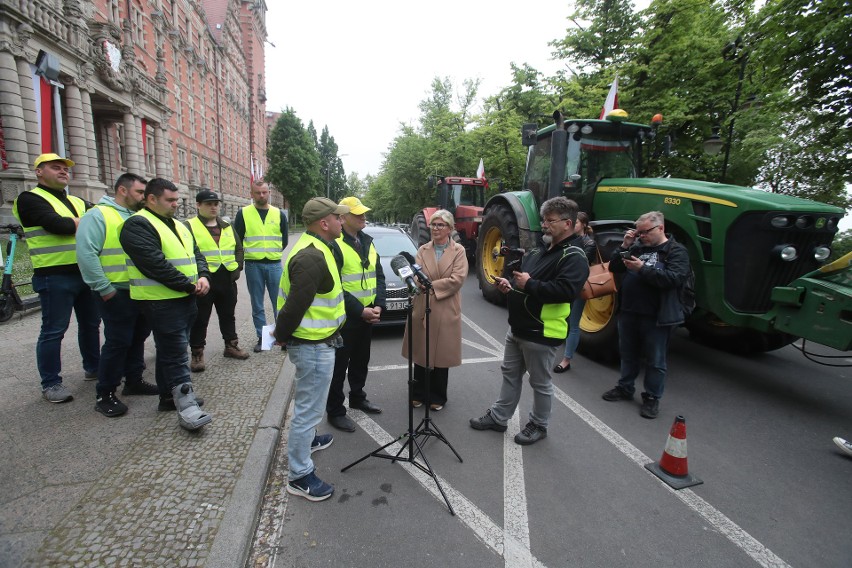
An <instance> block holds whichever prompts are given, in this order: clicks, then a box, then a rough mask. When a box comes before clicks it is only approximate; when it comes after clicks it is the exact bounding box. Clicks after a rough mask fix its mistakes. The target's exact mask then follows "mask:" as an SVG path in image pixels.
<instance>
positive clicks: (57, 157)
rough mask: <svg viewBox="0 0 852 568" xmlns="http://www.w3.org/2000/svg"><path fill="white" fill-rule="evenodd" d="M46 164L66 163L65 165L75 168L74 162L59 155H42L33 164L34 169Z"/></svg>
mask: <svg viewBox="0 0 852 568" xmlns="http://www.w3.org/2000/svg"><path fill="white" fill-rule="evenodd" d="M46 162H65V165H66V166H68V167H69V168H73V167H74V162H73V161H72V160H69V159H68V158H63V157H62V156H60V155H59V154H42V155H41V156H39V157H38V158H36V159H35V162H33V168H38V167H39V166H40V165H42V164H44V163H46Z"/></svg>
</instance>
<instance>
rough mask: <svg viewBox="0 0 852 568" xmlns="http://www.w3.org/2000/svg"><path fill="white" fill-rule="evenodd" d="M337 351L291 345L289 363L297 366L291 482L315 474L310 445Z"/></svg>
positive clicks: (290, 444) (290, 439)
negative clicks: (313, 472)
mask: <svg viewBox="0 0 852 568" xmlns="http://www.w3.org/2000/svg"><path fill="white" fill-rule="evenodd" d="M335 351H336V348H335V346H334V345H330V344H329V343H291V344H290V345H288V347H287V352H288V353H289V357H290V360H291V361H292V362H293V365H295V366H296V377H295V379H294V380H295V385H296V388H295V392H294V393H293V419H292V420H291V422H290V435H289V437H288V438H287V459H288V460H289V463H290V473H289V479H290V481H293V480H294V479H299V478H300V477H304V476H306V475H308V474H309V473H311V472H312V471H314V462H313V460H312V459H311V442H313V440H314V436H315V435H316V427H317V424H319V423H320V421H321V420H322V415H323V412H325V401H326V399H327V398H328V387H329V385H331V374H332V372H333V371H334V353H335Z"/></svg>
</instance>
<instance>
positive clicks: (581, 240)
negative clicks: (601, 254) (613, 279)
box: [571, 235, 598, 264]
mask: <svg viewBox="0 0 852 568" xmlns="http://www.w3.org/2000/svg"><path fill="white" fill-rule="evenodd" d="M571 246H575V247H577V248H579V249H583V252H584V253H586V258H587V259H588V260H589V264H596V262H595V261H596V260H597V259H598V253H597V250H598V245H597V243H595V239H593V238H592V237H590V236H589V235H577V236H575V237H574V238H573V239H572V240H571Z"/></svg>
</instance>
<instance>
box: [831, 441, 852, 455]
mask: <svg viewBox="0 0 852 568" xmlns="http://www.w3.org/2000/svg"><path fill="white" fill-rule="evenodd" d="M834 443H835V444H837V447H838V448H840V449H841V450H843V453H844V454H846V455H847V456H850V457H852V443H850V442H847V441H846V440H844V439H843V438H840V437H838V438H835V439H834Z"/></svg>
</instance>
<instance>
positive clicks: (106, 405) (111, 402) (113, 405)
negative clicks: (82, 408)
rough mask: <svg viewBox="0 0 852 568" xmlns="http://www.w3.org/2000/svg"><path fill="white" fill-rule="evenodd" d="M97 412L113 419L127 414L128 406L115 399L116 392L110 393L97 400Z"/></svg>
mask: <svg viewBox="0 0 852 568" xmlns="http://www.w3.org/2000/svg"><path fill="white" fill-rule="evenodd" d="M95 410H97V411H98V412H100V413H101V414H103V415H104V416H109V417H110V418H112V417H115V416H121V415H122V414H124V413H125V412H127V405H126V404H124V403H123V402H121V401H120V400H118V399H117V398H115V393H114V392H108V393H106V394H105V395H103V396H99V397H98V398H97V399H95Z"/></svg>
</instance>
